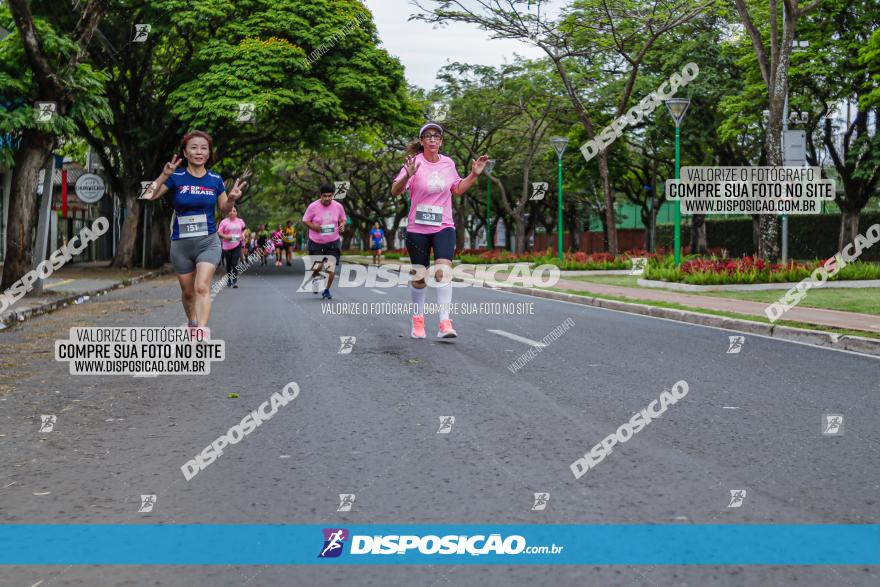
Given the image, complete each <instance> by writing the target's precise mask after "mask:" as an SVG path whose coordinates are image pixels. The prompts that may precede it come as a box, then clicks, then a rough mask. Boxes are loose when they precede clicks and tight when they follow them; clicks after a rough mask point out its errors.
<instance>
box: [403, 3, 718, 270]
mask: <svg viewBox="0 0 880 587" xmlns="http://www.w3.org/2000/svg"><path fill="white" fill-rule="evenodd" d="M713 3H714V0H711V1H709V2H706V3H705V4H697V5H696V6H695V5H694V3H693V2H685V1H671V2H670V1H668V0H613V1H609V0H577V1H575V2H573V3H572V4H571V5H570V6H569V7H568V8H567V9H566V10H565V12H564V14H563V15H562V16H561V17H560V18H559V19H558V21H557V22H551V21H550V20H549V19H546V18H545V20H543V21H542V20H541V18H540V8H541V6H542V4H544V5H546V4H547V3H546V2H541V0H537V1H535V0H522V1H518V0H508V1H507V2H504V3H502V2H499V1H498V0H475V1H473V2H461V1H458V0H433V4H435V5H436V7H435V8H434V9H433V10H431V9H428V8H425V7H424V6H422V4H421V3H420V2H419V1H418V0H417V1H416V2H415V4H416V6H418V7H419V8H420V9H421V10H422V11H423V12H422V13H420V14H417V15H415V16H414V18H417V19H420V20H424V21H426V22H433V23H442V22H445V21H460V22H468V23H472V24H476V25H478V26H480V27H481V28H483V29H484V30H487V31H490V32H491V33H492V36H493V38H509V39H519V40H521V41H524V42H527V43H530V44H533V45H535V46H537V47H539V48H540V49H542V50H543V51H544V52H545V53H546V54H547V56H548V57H549V58H550V60H551V61H552V63H553V65H554V68H555V69H556V71H557V73H558V75H559V77H560V79H561V81H562V83H563V85H564V87H565V89H566V93H567V95H568V97H569V100H570V101H571V104H572V106H573V108H574V110H575V112H576V114H577V117H578V119H579V121H580V122H581V124H582V126H583V128H584V130H585V131H586V135H587V138H588V139H590V140H592V139H593V138H594V137H595V135H596V134H597V133H596V130H598V129H597V124H596V117H597V114H601V113H602V112H603V111H604V110H605V109H604V108H603V106H606V105H605V104H603V105H601V106H599V107H598V108H593V109H591V110H588V109H587V106H586V103H587V102H588V98H589V97H590V96H592V93H591V92H590V91H589V90H587V91H586V95H585V93H584V92H583V91H582V90H580V89H579V88H580V86H587V87H588V88H595V87H596V85H597V84H598V85H603V84H607V83H609V82H613V81H614V80H615V79H618V78H619V79H623V80H625V81H624V83H623V84H622V86H621V87H622V89H621V91H620V93H619V94H618V95H616V96H615V99H614V101H613V102H612V103H611V104H610V106H611V108H612V109H613V113H614V114H613V116H612V118H617V117H619V116H621V115H622V114H623V113H624V112H626V111H627V109H628V107H629V102H630V98H631V97H632V91H633V86H634V84H635V82H636V79H637V78H638V75H639V69H640V67H641V64H642V61H643V60H644V58H645V56H646V55H647V53H648V51H650V50H651V48H652V46H653V45H654V44H655V43H656V42H657V40H658V39H659V38H660V37H662V36H663V35H664V34H666V33H667V32H669V31H671V30H673V29H674V28H676V27H678V26H680V25H681V24H684V23H686V22H688V21H689V20H691V19H692V18H694V17H696V16H697V15H698V14H700V13H701V12H703V10H705V9H706V7H708V6H709V5H711V4H713ZM532 6H535V7H537V10H538V14H532V13H531V12H530V8H531V7H532ZM598 161H599V175H600V177H601V178H602V191H603V195H604V199H605V211H606V212H605V213H606V215H607V218H606V222H607V225H608V247H609V250H610V251H611V252H612V253H615V254H616V253H617V252H618V248H619V247H618V243H617V229H616V220H615V218H614V196H613V192H612V188H611V179H610V175H609V172H608V149H603V150H602V151H601V152H600V153H599V157H598Z"/></svg>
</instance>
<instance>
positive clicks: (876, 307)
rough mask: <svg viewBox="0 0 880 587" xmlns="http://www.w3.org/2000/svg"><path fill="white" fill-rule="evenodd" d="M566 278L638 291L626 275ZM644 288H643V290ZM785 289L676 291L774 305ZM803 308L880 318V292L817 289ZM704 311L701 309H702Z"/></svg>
mask: <svg viewBox="0 0 880 587" xmlns="http://www.w3.org/2000/svg"><path fill="white" fill-rule="evenodd" d="M564 279H567V280H571V281H585V282H588V283H589V282H592V283H601V284H604V285H620V286H624V287H635V288H638V287H639V286H638V284H637V283H636V280H637V279H638V277H636V276H632V277H630V276H627V275H596V276H589V275H588V276H582V277H565V278H564ZM640 289H642V288H640ZM643 289H650V290H653V291H672V290H655V289H654V288H643ZM785 291H786V290H784V289H776V290H768V291H712V292H700V293H691V292H675V293H681V294H685V295H699V296H710V297H714V298H732V299H736V300H748V301H750V302H766V303H770V302H775V301H776V300H778V299H779V298H780V297H781V296H782V295H784V294H785ZM798 306H800V307H804V308H819V309H822V310H840V311H842V312H858V313H860V314H874V315H880V289H877V288H868V287H864V288H854V289H831V288H821V287H820V288H818V289H811V290H810V291H809V292H807V295H805V296H804V297H803V298H802V299H801V301H800V303H799V304H798ZM701 311H702V310H701Z"/></svg>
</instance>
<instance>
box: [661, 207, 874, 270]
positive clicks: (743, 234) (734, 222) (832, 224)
mask: <svg viewBox="0 0 880 587" xmlns="http://www.w3.org/2000/svg"><path fill="white" fill-rule="evenodd" d="M683 218H684V219H685V221H687V222H688V224H687V225H684V224H682V227H681V244H682V245H683V246H688V245H689V244H690V242H691V226H690V219H689V218H688V217H687V216H684V217H683ZM878 223H880V212H874V211H872V212H863V213H862V215H861V217H860V218H859V232H860V233H861V234H864V233H865V231H866V230H867V229H868V227H869V226H872V225H874V224H878ZM673 229H674V226H673V225H671V224H664V225H658V226H657V244H658V245H659V246H661V247H669V248H670V249H671V248H672V245H673ZM780 233H781V228H780ZM788 234H789V239H788V256H789V258H791V259H827V258H828V257H831V256H833V255H834V254H835V253H837V252H838V248H837V238H838V236H839V235H840V214H822V215H816V216H789V217H788ZM706 240H707V241H708V245H709V248H715V247H720V248H723V249H726V250H727V254H728V255H729V256H731V257H742V256H744V255H752V254H754V253H755V250H754V246H753V245H752V219H751V218H732V219H728V218H709V219H707V220H706ZM859 259H860V260H862V261H880V245H877V246H873V247H871V248H870V249H865V251H864V252H863V253H862V255H861V257H859Z"/></svg>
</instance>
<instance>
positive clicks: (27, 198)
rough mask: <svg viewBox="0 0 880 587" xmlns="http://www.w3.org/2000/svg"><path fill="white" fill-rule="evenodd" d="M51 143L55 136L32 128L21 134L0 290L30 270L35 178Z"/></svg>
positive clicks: (36, 202)
mask: <svg viewBox="0 0 880 587" xmlns="http://www.w3.org/2000/svg"><path fill="white" fill-rule="evenodd" d="M54 146H55V138H54V137H53V136H52V135H48V134H45V133H42V132H39V131H36V130H26V131H25V132H24V134H23V135H22V137H21V146H20V147H19V149H18V151H17V152H16V154H15V163H14V168H13V172H12V185H11V187H10V198H9V224H8V227H7V236H6V243H7V247H6V261H5V263H4V267H3V280H2V282H0V291H3V290H6V289H7V288H8V287H9V286H11V285H12V284H13V283H15V282H16V281H18V280H19V279H21V277H22V276H23V275H24V274H25V273H27V272H28V271H30V270H31V269H33V263H34V258H33V256H34V231H35V230H36V228H37V218H38V213H39V200H38V199H37V191H36V188H37V179H38V177H39V174H40V168H41V167H43V165H44V164H45V162H46V159H47V158H48V157H50V156H51V155H52V149H53V147H54ZM44 197H46V196H44Z"/></svg>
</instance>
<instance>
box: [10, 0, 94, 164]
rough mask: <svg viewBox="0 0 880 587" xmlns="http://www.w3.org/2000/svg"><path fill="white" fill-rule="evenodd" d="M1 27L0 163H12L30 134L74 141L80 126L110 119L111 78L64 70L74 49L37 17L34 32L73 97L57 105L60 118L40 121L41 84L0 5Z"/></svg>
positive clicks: (82, 67) (86, 67)
mask: <svg viewBox="0 0 880 587" xmlns="http://www.w3.org/2000/svg"><path fill="white" fill-rule="evenodd" d="M0 26H2V27H3V28H5V29H7V30H8V31H10V34H9V36H8V37H6V39H4V40H3V41H0V136H3V135H6V136H7V137H8V140H4V141H2V142H0V164H5V165H11V164H12V160H13V157H14V149H15V142H16V141H17V139H18V138H19V137H20V136H21V133H22V132H23V131H24V130H26V129H39V130H41V131H43V132H47V133H52V134H55V135H58V136H59V137H66V138H71V137H73V136H74V135H75V134H76V132H77V130H76V123H77V121H85V120H107V119H109V117H110V110H109V107H108V104H107V100H106V97H105V95H104V84H105V83H106V81H107V76H106V75H105V74H104V73H103V72H101V71H100V70H98V69H95V68H94V67H93V66H92V65H91V64H89V63H80V64H79V65H78V66H76V67H75V68H74V69H73V70H72V71H68V70H66V68H65V65H66V64H67V63H68V62H69V60H70V58H71V56H72V55H73V54H74V52H75V51H76V44H75V43H74V41H73V40H72V38H71V36H69V35H68V34H67V33H65V32H63V31H62V30H60V27H59V26H57V24H56V23H52V22H50V21H49V20H48V19H46V18H42V17H39V16H35V19H34V27H35V29H36V31H37V35H38V37H39V39H40V43H41V45H42V48H43V50H44V52H45V55H46V58H47V60H48V61H49V63H50V65H51V66H52V67H53V69H55V70H56V71H59V72H60V77H61V78H62V80H63V81H64V83H65V84H66V87H67V88H68V90H69V92H70V94H71V97H72V98H71V101H70V103H69V104H59V105H58V110H57V114H56V115H55V116H52V117H51V119H50V120H49V121H47V122H40V121H38V120H37V112H38V110H37V108H36V107H35V105H34V104H35V103H36V102H37V101H40V96H39V89H38V85H37V80H36V79H35V78H34V74H33V72H32V71H31V69H30V68H29V67H27V65H26V59H25V53H24V48H23V46H22V43H21V39H20V37H19V34H18V29H17V28H16V27H15V24H14V23H13V21H12V16H11V14H10V13H9V9H8V8H7V7H6V6H5V5H0Z"/></svg>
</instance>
